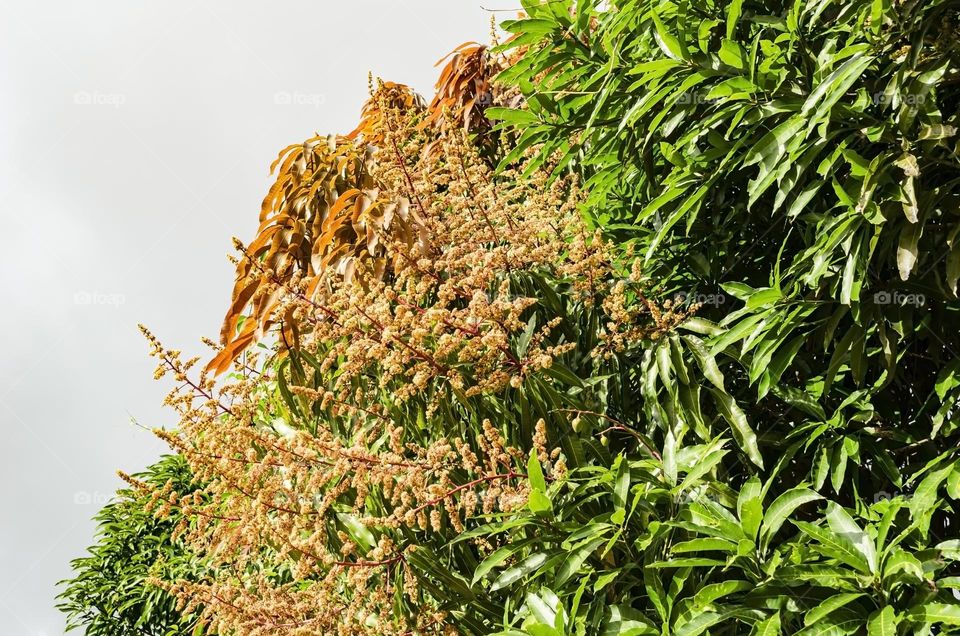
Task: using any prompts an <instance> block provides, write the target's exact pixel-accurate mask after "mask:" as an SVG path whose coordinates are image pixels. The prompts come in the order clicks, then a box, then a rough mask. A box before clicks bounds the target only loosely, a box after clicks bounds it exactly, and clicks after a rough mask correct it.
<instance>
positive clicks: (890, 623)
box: [867, 605, 897, 636]
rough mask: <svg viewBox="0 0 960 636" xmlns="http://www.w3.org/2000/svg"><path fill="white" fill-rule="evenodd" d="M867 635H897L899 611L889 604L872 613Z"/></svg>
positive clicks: (868, 622) (868, 621)
mask: <svg viewBox="0 0 960 636" xmlns="http://www.w3.org/2000/svg"><path fill="white" fill-rule="evenodd" d="M867 636H897V613H896V611H895V610H894V609H893V607H891V606H890V605H887V606H885V607H884V608H883V609H881V610H877V611H875V612H874V613H873V614H871V615H870V618H869V619H868V620H867Z"/></svg>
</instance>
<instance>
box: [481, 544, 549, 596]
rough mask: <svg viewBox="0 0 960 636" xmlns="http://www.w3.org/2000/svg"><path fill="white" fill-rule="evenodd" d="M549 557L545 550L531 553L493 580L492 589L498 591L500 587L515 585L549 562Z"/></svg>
mask: <svg viewBox="0 0 960 636" xmlns="http://www.w3.org/2000/svg"><path fill="white" fill-rule="evenodd" d="M548 558H549V557H548V556H547V554H546V553H544V552H537V553H535V554H531V555H530V556H528V557H527V558H526V559H524V560H523V561H521V562H520V563H519V564H517V565H515V566H513V567H512V568H507V569H506V570H504V571H503V572H502V573H501V574H500V576H498V577H497V580H496V581H494V582H493V585H491V586H490V591H491V592H496V591H497V590H499V589H502V588H505V587H508V586H510V585H513V584H514V583H516V582H517V581H519V580H520V579H522V578H523V577H525V576H527V575H528V574H530V573H531V572H534V571H536V570H537V569H538V568H539V567H540V566H541V565H543V564H544V563H546V562H547V559H548Z"/></svg>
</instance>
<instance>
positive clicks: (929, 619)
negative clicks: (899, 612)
mask: <svg viewBox="0 0 960 636" xmlns="http://www.w3.org/2000/svg"><path fill="white" fill-rule="evenodd" d="M909 615H910V618H911V619H912V620H915V621H917V620H919V621H922V622H924V623H943V624H944V625H960V605H947V604H946V603H926V604H925V605H921V606H920V607H916V608H913V609H912V610H910V614H909Z"/></svg>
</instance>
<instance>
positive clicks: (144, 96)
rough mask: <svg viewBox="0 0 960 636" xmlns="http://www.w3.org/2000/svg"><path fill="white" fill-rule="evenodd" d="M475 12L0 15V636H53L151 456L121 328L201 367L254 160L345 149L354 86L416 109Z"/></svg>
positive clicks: (128, 8)
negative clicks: (126, 478) (106, 513)
mask: <svg viewBox="0 0 960 636" xmlns="http://www.w3.org/2000/svg"><path fill="white" fill-rule="evenodd" d="M480 2H481V0H352V1H350V2H344V3H339V2H330V1H329V0H312V1H310V0H284V1H273V2H252V1H250V0H243V1H240V0H234V1H233V2H230V1H228V0H219V1H216V2H208V1H202V0H201V1H198V0H166V1H163V2H161V1H160V0H154V1H152V2H147V1H143V0H96V1H92V0H88V1H86V2H77V1H76V0H48V1H46V2H16V3H15V2H13V1H12V0H0V95H2V98H0V241H2V249H0V339H2V340H0V432H2V446H0V451H2V456H0V634H3V636H21V635H24V636H41V635H43V636H53V635H55V634H62V633H63V629H64V627H63V625H64V622H63V619H62V618H61V616H60V615H59V613H58V612H57V611H56V610H55V609H54V607H53V605H54V600H53V597H54V595H55V594H56V590H55V588H54V583H55V582H56V581H57V580H58V579H62V578H65V577H67V576H69V574H70V570H69V567H68V562H69V560H70V559H72V558H74V557H77V556H81V555H82V552H83V549H84V548H85V547H86V546H87V545H89V544H90V543H91V541H92V533H93V529H94V526H93V524H92V522H90V517H92V516H93V515H94V514H95V513H96V511H97V508H98V506H99V505H101V504H102V503H103V501H104V500H105V498H107V497H109V496H110V494H111V493H112V492H113V491H114V490H115V489H116V488H117V487H118V485H119V480H118V479H117V478H116V477H115V471H116V470H117V469H118V468H122V469H124V470H127V471H130V472H132V471H136V470H140V469H142V468H143V467H144V466H146V465H147V464H149V463H151V462H152V461H153V460H154V459H156V458H157V456H158V455H159V454H160V453H161V452H163V451H164V450H165V449H164V447H163V446H162V445H161V444H160V443H159V442H158V441H157V440H155V439H154V438H153V437H152V436H151V435H150V434H149V433H146V432H144V431H143V430H141V429H139V428H136V427H135V426H133V425H132V424H130V417H131V416H134V417H136V419H137V420H138V421H139V422H141V423H142V424H143V425H145V426H147V427H151V428H152V427H155V426H170V425H173V424H174V419H173V417H172V414H171V413H170V412H167V411H165V410H163V409H161V408H160V401H161V400H162V397H163V395H164V394H165V393H166V390H167V389H168V385H167V384H161V383H156V382H154V381H153V378H152V371H153V368H154V364H153V362H152V361H151V359H150V358H149V357H148V356H147V347H146V345H145V343H144V341H143V340H142V338H141V336H140V334H139V333H138V331H137V329H136V324H137V323H138V322H144V323H146V324H147V325H148V326H149V327H150V328H151V329H153V330H154V332H155V333H156V334H157V335H158V336H159V337H160V338H161V339H162V340H163V342H164V343H165V344H166V345H167V346H170V347H176V348H181V349H183V350H184V351H185V353H188V354H189V353H202V352H204V351H203V347H202V345H200V343H199V338H200V337H201V336H210V337H216V335H217V333H218V331H219V324H220V320H221V318H222V316H223V312H224V310H225V309H226V307H227V302H228V300H229V294H230V289H231V284H232V269H231V266H230V264H229V263H228V262H227V260H226V258H225V255H226V254H227V253H228V252H229V251H230V249H231V246H230V237H231V236H234V235H237V236H239V237H241V238H242V239H244V240H249V239H250V238H251V235H252V233H253V232H254V231H255V229H256V225H257V214H258V212H259V208H260V200H261V198H262V197H263V194H264V192H265V190H266V187H267V186H268V185H269V178H268V174H267V171H268V168H269V165H270V162H271V161H272V160H273V159H274V157H275V156H276V153H277V152H278V151H279V150H280V149H281V148H282V147H284V146H286V145H287V144H289V143H296V142H299V141H302V140H303V139H305V138H307V137H309V136H310V135H312V134H313V132H314V131H317V132H321V133H328V132H346V131H349V130H350V129H352V128H353V127H354V125H355V124H356V121H357V118H358V114H359V109H360V105H361V103H362V102H363V100H364V99H365V98H366V94H367V71H368V70H372V71H373V72H374V74H375V75H378V76H382V77H383V78H385V79H389V80H393V81H398V82H404V83H407V84H411V85H412V86H414V87H415V88H416V89H418V90H419V91H420V92H421V93H422V94H424V95H426V96H428V97H429V96H430V95H432V90H431V89H432V85H433V82H434V81H435V79H436V75H437V69H435V68H434V67H433V64H434V63H435V62H436V61H437V60H438V59H439V58H440V57H441V56H442V55H444V54H445V53H447V52H448V51H449V50H451V49H453V48H454V47H455V46H457V45H459V44H461V43H462V42H464V41H467V40H479V41H484V42H485V41H486V40H487V38H488V32H489V15H490V14H489V13H488V12H486V11H484V10H483V9H482V8H481V7H480ZM489 2H490V3H491V5H486V6H487V8H491V9H515V8H516V7H517V6H519V2H517V1H516V0H489ZM498 2H499V4H497V3H498ZM500 16H501V17H508V16H509V14H500ZM278 93H279V94H281V97H280V99H279V100H278V98H277V95H278ZM285 97H289V99H284V98H285ZM278 101H279V102H284V101H289V102H291V103H288V104H285V103H278Z"/></svg>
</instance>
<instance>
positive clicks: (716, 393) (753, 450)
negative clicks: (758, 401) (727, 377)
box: [710, 387, 763, 468]
mask: <svg viewBox="0 0 960 636" xmlns="http://www.w3.org/2000/svg"><path fill="white" fill-rule="evenodd" d="M710 393H712V394H713V397H714V400H715V401H716V403H717V408H718V409H719V411H720V414H721V415H723V419H725V420H727V422H728V423H729V424H730V426H731V430H732V432H733V438H734V440H735V441H736V442H737V445H738V446H740V449H741V450H742V451H743V452H744V453H746V454H747V457H749V458H750V461H752V462H753V463H754V464H756V465H757V466H758V467H759V468H763V456H762V455H761V454H760V448H759V447H758V446H757V434H756V433H755V432H754V431H753V429H752V428H750V424H749V423H748V422H747V416H746V415H744V413H743V411H742V410H740V407H739V406H737V403H736V401H735V400H734V399H733V398H732V397H731V396H730V395H728V394H726V393H724V392H723V391H721V390H719V389H715V388H712V387H711V388H710Z"/></svg>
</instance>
